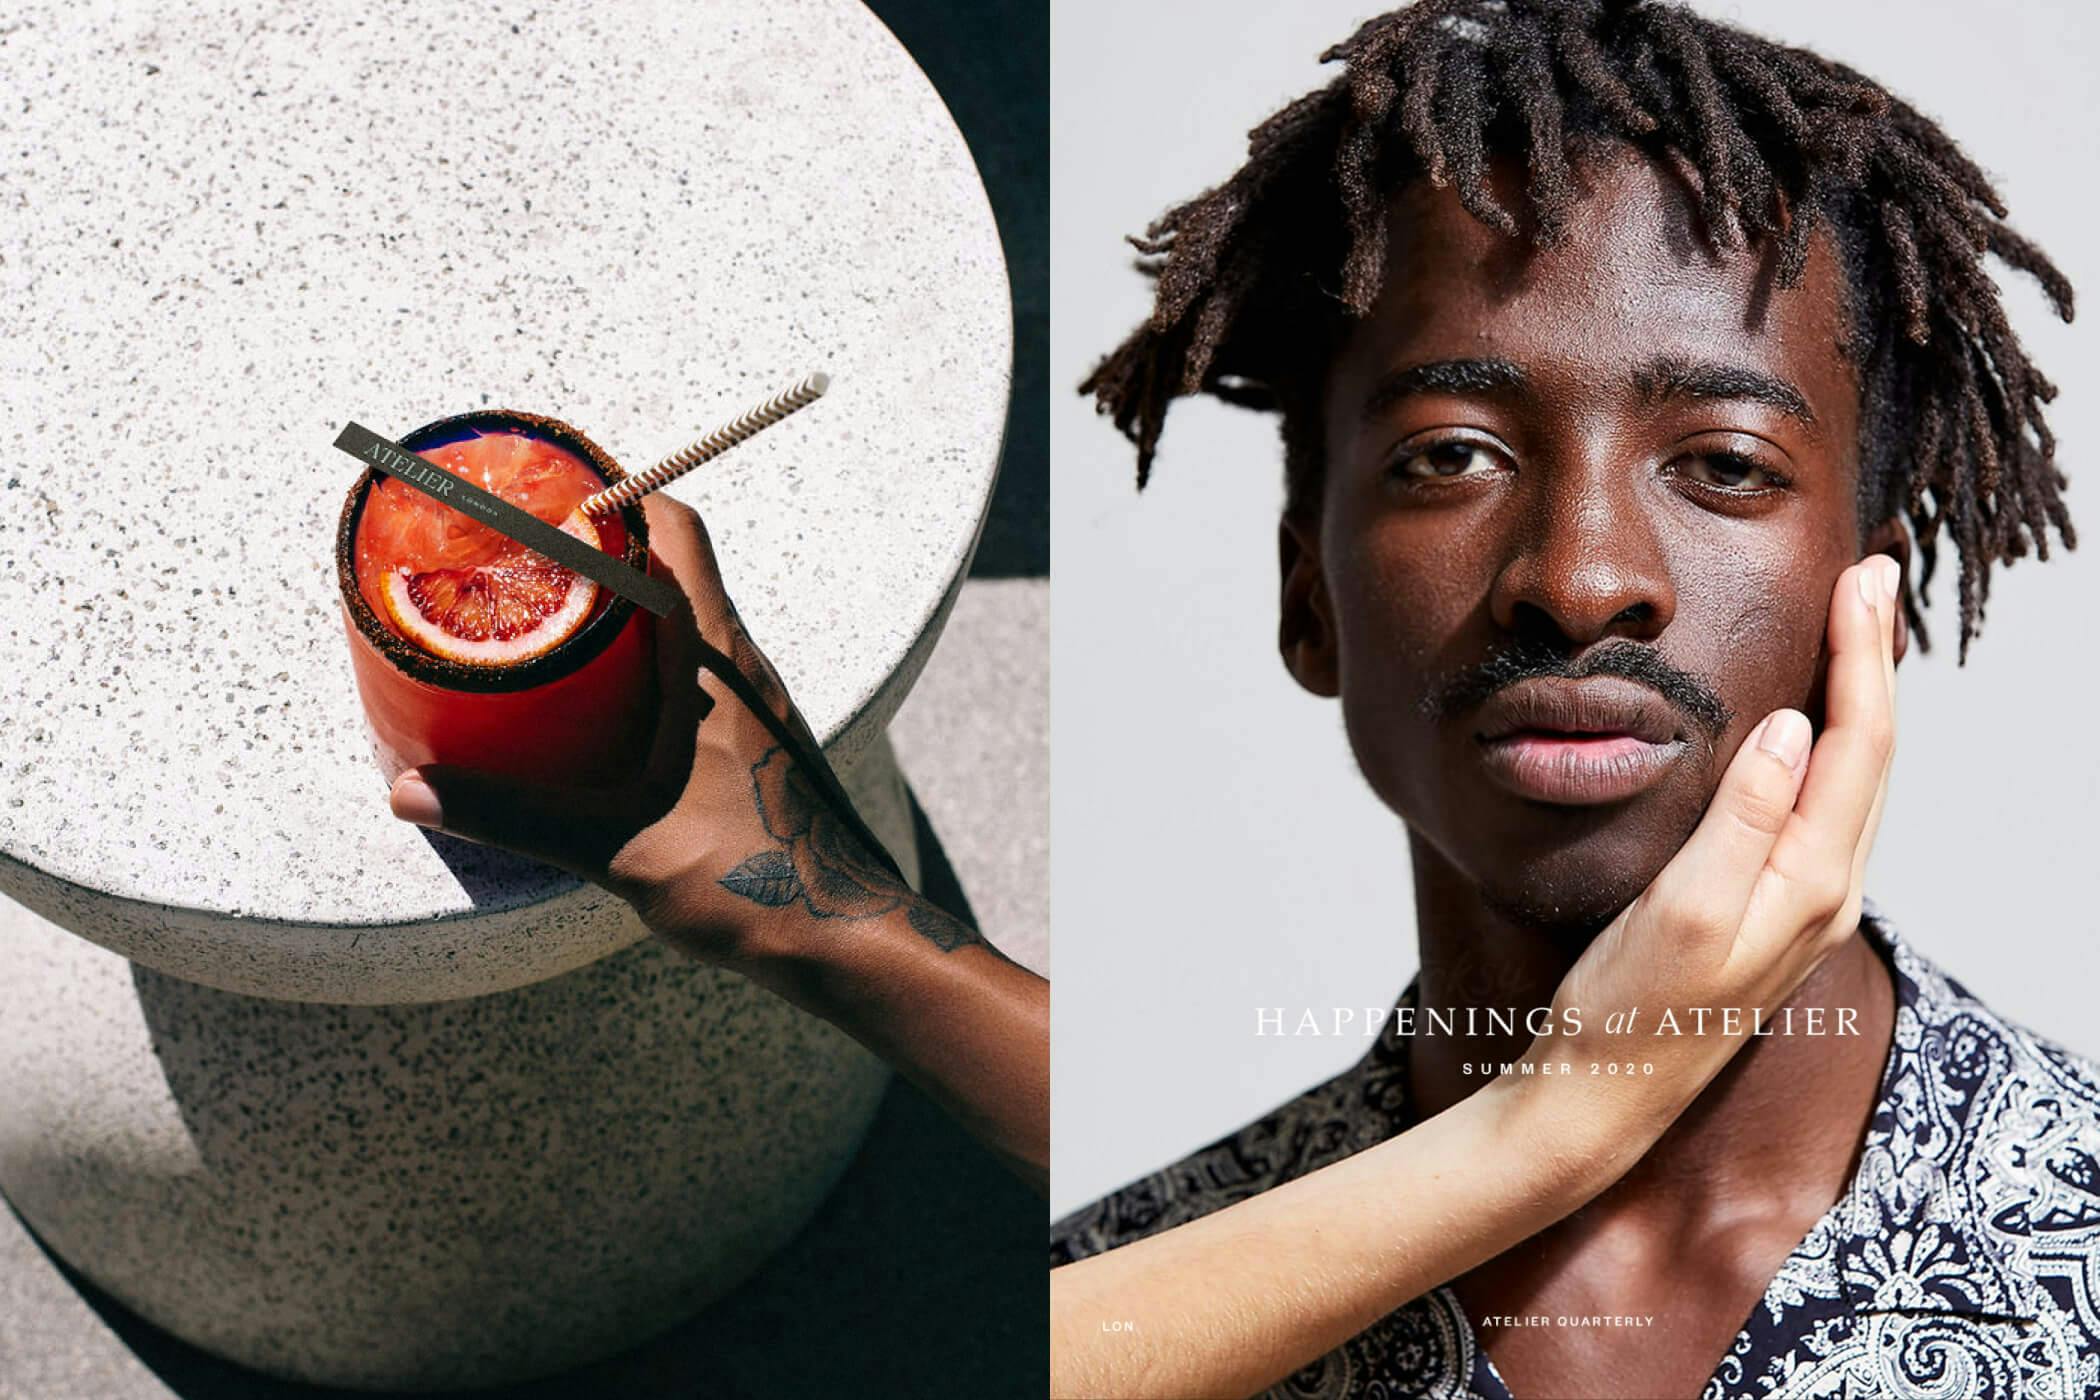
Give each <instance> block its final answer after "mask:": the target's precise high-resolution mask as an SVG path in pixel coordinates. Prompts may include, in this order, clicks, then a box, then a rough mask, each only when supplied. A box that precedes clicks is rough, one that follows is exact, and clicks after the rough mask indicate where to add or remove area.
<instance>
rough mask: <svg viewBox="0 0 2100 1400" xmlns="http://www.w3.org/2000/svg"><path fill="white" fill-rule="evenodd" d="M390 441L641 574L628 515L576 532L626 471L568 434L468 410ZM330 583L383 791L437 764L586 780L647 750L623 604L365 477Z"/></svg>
mask: <svg viewBox="0 0 2100 1400" xmlns="http://www.w3.org/2000/svg"><path fill="white" fill-rule="evenodd" d="M400 442H401V446H403V447H405V448H407V449H408V450H409V451H411V452H414V453H416V454H417V455H418V456H420V457H422V458H423V459H424V460H426V461H428V462H431V463H432V464H433V465H435V466H437V467H440V468H442V469H443V470H446V471H449V472H452V473H453V474H454V475H457V476H461V477H464V478H466V479H467V480H470V481H472V482H473V483H474V484H475V485H477V486H480V487H482V488H483V489H484V490H487V491H491V492H493V493H495V494H496V495H498V496H501V497H502V498H503V499H505V500H506V501H509V502H510V503H511V504H513V505H516V506H519V507H521V508H522V509H524V510H526V511H528V512H530V513H531V514H533V515H535V516H538V517H539V518H540V519H542V520H545V521H547V522H548V523H550V524H554V525H564V522H568V524H567V525H566V527H565V528H569V529H570V530H571V532H572V533H575V532H577V531H578V530H582V531H583V532H584V533H585V534H586V536H587V537H588V538H590V539H592V541H593V542H594V543H596V544H597V546H598V547H599V548H601V549H603V550H605V551H606V552H607V553H609V554H615V555H618V556H620V557H621V558H623V559H625V560H626V562H627V563H628V564H630V565H632V566H634V567H635V568H637V569H644V568H647V567H648V538H647V528H646V526H645V525H644V524H643V521H642V513H641V510H640V509H639V508H638V507H629V508H628V509H627V510H625V511H622V512H619V513H617V514H614V515H609V516H604V517H595V518H593V519H592V520H591V521H590V522H589V523H588V524H587V525H582V524H579V523H578V522H580V521H581V517H579V516H576V515H574V511H575V508H576V506H577V505H578V504H579V503H580V502H581V501H582V500H583V499H584V497H586V496H589V495H590V494H592V493H593V492H595V491H598V490H599V489H601V488H602V487H605V486H609V485H611V484H613V483H615V482H617V481H619V480H621V479H622V478H623V476H624V473H623V472H622V471H621V470H620V468H619V466H618V465H617V464H616V463H614V461H613V460H612V458H610V457H609V456H607V455H606V454H605V452H604V450H603V449H601V448H599V447H598V446H597V444H595V443H593V442H592V441H591V440H590V439H588V438H586V437H584V436H583V435H582V434H581V433H578V432H577V431H576V430H575V429H573V428H571V427H569V426H568V425H567V424H565V423H562V422H559V421H558V420H556V419H552V418H544V417H540V416H538V415H536V414H529V413H516V412H511V411H509V410H484V411H481V412H476V413H466V414H461V415H459V416H457V417H454V418H445V419H441V420H439V421H438V422H435V423H431V424H428V425H426V426H424V427H421V428H418V429H416V430H415V431H414V432H412V433H409V434H407V435H406V436H404V437H403V438H401V440H400ZM336 573H337V578H338V580H339V582H340V585H341V591H342V602H343V622H344V627H345V629H346V630H347V632H348V634H349V638H350V661H351V669H352V670H353V671H354V672H355V673H356V676H357V690H358V695H359V697H360V698H361V699H362V700H363V701H364V709H365V718H366V720H367V721H368V722H369V723H370V725H371V730H372V740H373V750H374V754H375V756H376V757H377V758H378V760H379V766H380V769H381V771H382V772H383V773H384V774H385V775H386V778H387V780H388V781H389V782H391V781H393V779H394V778H395V777H397V776H399V775H400V773H401V772H402V771H403V770H404V769H408V768H412V767H416V766H418V765H420V764H425V763H440V764H455V765H458V766H461V767H467V768H479V769H485V770H489V771H494V772H500V773H508V774H512V775H514V776H520V777H531V778H536V779H544V780H547V781H551V782H558V783H568V784H580V785H593V784H602V783H605V782H607V781H610V780H612V779H614V778H616V777H617V776H618V775H619V774H621V773H622V772H623V771H624V770H625V769H626V768H628V767H629V766H630V765H631V764H633V763H634V762H635V761H636V760H638V759H639V758H640V756H641V755H642V754H643V753H644V752H646V750H647V746H648V740H649V733H650V727H651V724H652V721H653V719H654V715H655V699H656V680H655V649H654V645H653V639H654V630H653V624H652V619H651V618H650V616H649V615H648V613H646V612H644V611H643V610H642V609H640V608H638V607H636V606H635V605H634V604H633V603H632V602H630V601H629V600H627V599H625V598H622V597H620V596H618V595H617V594H614V593H612V592H611V591H610V590H608V589H604V588H601V587H599V586H598V585H596V584H594V583H592V582H590V581H589V580H588V579H583V578H580V577H579V576H577V575H575V574H573V573H571V572H569V571H568V570H566V569H563V568H561V567H560V566H559V565H557V564H554V563H553V562H552V561H550V560H547V559H545V558H543V557H542V556H540V555H538V554H536V553H533V552H532V551H530V550H528V549H525V548H524V547H523V546H522V545H519V544H517V543H516V542H515V541H512V540H511V539H509V537H507V536H505V535H502V534H501V533H499V532H497V531H495V530H492V529H490V528H489V527H488V526H486V525H483V524H481V523H480V522H479V521H477V520H475V519H473V518H471V517H469V516H467V515H465V514H463V513H461V512H459V511H457V510H454V509H453V508H452V507H450V506H447V505H444V504H442V503H441V502H439V501H436V500H433V499H431V498H430V497H429V496H427V495H425V494H424V493H423V492H421V491H418V490H416V489H415V488H414V487H411V486H409V485H407V484H406V483H404V482H401V481H397V480H394V479H393V478H391V477H388V476H386V475H384V474H382V473H380V472H378V471H375V470H367V471H366V472H364V473H363V475H361V476H360V477H359V478H358V481H357V484H356V485H355V486H353V487H352V488H351V490H350V498H349V500H348V501H347V502H346V503H345V504H344V507H343V515H342V521H341V524H340V526H339V527H338V529H337V532H336Z"/></svg>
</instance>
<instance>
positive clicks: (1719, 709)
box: [1421, 637, 1735, 740]
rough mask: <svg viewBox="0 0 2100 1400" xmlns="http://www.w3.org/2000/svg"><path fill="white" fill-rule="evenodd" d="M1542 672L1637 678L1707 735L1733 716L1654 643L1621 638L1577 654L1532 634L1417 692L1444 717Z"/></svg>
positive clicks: (1435, 715) (1713, 736) (1432, 712)
mask: <svg viewBox="0 0 2100 1400" xmlns="http://www.w3.org/2000/svg"><path fill="white" fill-rule="evenodd" d="M1541 676H1546V677H1553V678H1557V679H1560V680H1582V679H1584V678H1585V677H1588V676H1618V677H1620V678H1622V679H1624V680H1629V681H1637V682H1639V683H1640V684H1642V685H1645V686H1647V687H1648V688H1649V689H1650V690H1653V691H1655V692H1656V693H1658V694H1659V695H1661V696H1662V698H1663V699H1664V700H1666V701H1668V702H1669V703H1670V705H1671V707H1672V708H1674V709H1676V710H1677V711H1678V712H1679V713H1681V714H1682V715H1684V716H1685V717H1686V718H1687V719H1689V720H1691V722H1692V724H1693V726H1694V727H1695V728H1697V729H1698V730H1700V731H1701V732H1703V733H1704V734H1705V735H1706V736H1707V738H1708V739H1709V740H1718V739H1719V738H1720V737H1721V733H1722V731H1723V730H1725V729H1727V728H1728V722H1729V721H1730V720H1731V719H1733V718H1735V715H1734V712H1733V711H1731V710H1730V709H1729V708H1728V706H1727V705H1726V704H1725V703H1724V702H1723V701H1722V699H1721V696H1720V693H1719V692H1718V691H1716V690H1715V689H1714V687H1713V686H1712V685H1710V684H1708V683H1707V682H1706V681H1704V680H1701V679H1700V678H1699V677H1698V676H1695V675H1693V674H1692V673H1691V672H1689V671H1686V670H1683V669H1681V668H1679V667H1677V666H1673V665H1671V664H1670V663H1669V662H1667V661H1665V660H1663V658H1662V654H1661V653H1660V652H1658V651H1656V650H1655V649H1654V648H1653V647H1648V646H1643V645H1641V644H1640V643H1639V642H1635V641H1629V640H1627V639H1625V638H1623V637H1620V638H1614V639H1613V640H1611V641H1607V642H1601V643H1599V644H1598V645H1596V646H1593V647H1591V648H1589V649H1588V650H1586V651H1584V652H1583V653H1582V654H1581V655H1580V656H1570V655H1569V654H1568V653H1567V652H1565V651H1563V650H1561V649H1560V648H1557V647H1554V646H1552V645H1550V644H1548V643H1546V642H1542V641H1538V640H1536V639H1533V638H1518V639H1516V640H1514V641H1511V642H1509V643H1508V644H1506V645H1504V646H1502V647H1499V648H1497V649H1496V650H1495V651H1494V652H1493V653H1491V654H1490V655H1489V656H1488V657H1487V659H1486V660H1484V661H1481V662H1479V663H1477V664H1475V665H1472V666H1467V667H1463V668H1461V669H1460V670H1456V671H1453V672H1452V673H1451V674H1449V675H1447V676H1443V677H1440V678H1438V679H1437V680H1436V681H1435V682H1433V683H1432V684H1431V686H1430V688H1429V691H1428V693H1427V694H1425V695H1424V696H1423V697H1422V702H1421V710H1422V713H1423V714H1424V715H1426V716H1427V717H1428V718H1430V719H1433V720H1443V719H1449V718H1450V717H1451V716H1453V715H1456V714H1459V713H1461V712H1462V711H1465V710H1468V709H1471V708H1472V707H1473V706H1475V705H1478V704H1480V703H1481V702H1483V701H1485V700H1486V699H1487V698H1488V697H1489V696H1490V695H1493V694H1494V693H1495V692H1496V691H1498V690H1501V689H1503V688H1504V687H1505V686H1511V685H1515V684H1516V683H1517V682H1518V681H1526V680H1532V679H1534V678H1536V677H1541Z"/></svg>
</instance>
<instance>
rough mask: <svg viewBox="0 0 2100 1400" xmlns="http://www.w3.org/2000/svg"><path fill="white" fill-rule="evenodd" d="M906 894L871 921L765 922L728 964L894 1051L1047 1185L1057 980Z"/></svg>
mask: <svg viewBox="0 0 2100 1400" xmlns="http://www.w3.org/2000/svg"><path fill="white" fill-rule="evenodd" d="M906 894H907V898H906V899H905V900H904V902H903V903H902V904H901V905H900V906H899V907H897V908H895V909H893V910H890V911H889V912H886V913H884V914H882V915H880V916H878V917H874V918H868V919H858V920H853V921H851V922H843V921H840V923H838V924H834V921H830V920H817V919H810V918H794V917H790V918H785V919H779V918H776V919H770V920H766V921H764V924H763V928H762V931H758V932H755V933H754V934H753V936H751V937H748V938H747V939H746V940H745V941H744V942H743V944H742V945H741V947H740V950H739V952H738V954H737V956H736V957H735V958H734V959H732V960H731V961H730V965H731V966H733V967H735V968H736V969H737V970H738V971H739V972H742V973H744V974H745V975H746V976H748V977H750V978H751V979H752V980H753V981H756V982H758V983H759V984H760V985H761V986H764V987H766V988H768V989H769V990H771V991H773V992H776V993H777V994H779V995H780V996H782V997H785V998H786V999H787V1000H789V1001H791V1002H793V1003H795V1004H796V1005H797V1006H800V1007H802V1008H803V1009H804V1010H806V1011H809V1012H811V1013H812V1014H814V1015H817V1016H820V1017H822V1018H823V1019H825V1020H827V1021H830V1022H831V1023H832V1024H834V1025H836V1026H838V1027H839V1028H840V1029H841V1030H844V1031H845V1032H846V1033H847V1034H848V1035H851V1036H852V1037H853V1038H854V1039H855V1040H858V1041H859V1042H860V1043H861V1044H863V1045H865V1046H867V1047H868V1049H870V1050H871V1051H873V1052H874V1053H875V1054H877V1055H880V1056H881V1057H882V1058H883V1059H885V1060H887V1061H888V1062H889V1063H890V1064H891V1065H892V1066H893V1067H894V1068H896V1069H897V1070H898V1072H900V1073H901V1074H903V1075H904V1076H905V1077H906V1078H908V1079H910V1080H911V1081H912V1082H913V1083H914V1084H916V1085H918V1086H919V1087H920V1088H921V1089H923V1090H925V1091H926V1093H927V1095H928V1096H929V1097H931V1098H932V1099H933V1100H934V1101H935V1102H936V1103H938V1104H940V1105H941V1106H942V1107H943V1108H945V1109H946V1110H947V1111H948V1112H949V1113H951V1114H952V1115H954V1117H955V1119H956V1120H957V1121H958V1122H959V1123H961V1124H962V1125H963V1127H964V1128H965V1129H966V1130H968V1131H969V1132H970V1133H971V1135H972V1136H974V1137H976V1138H977V1139H978V1141H980V1142H982V1143H983V1144H984V1145H985V1146H986V1147H987V1148H989V1149H990V1150H991V1151H992V1152H993V1153H994V1154H995V1155H997V1156H998V1157H999V1158H1000V1159H1001V1160H1002V1161H1004V1162H1006V1163H1007V1165H1008V1166H1009V1167H1011V1168H1012V1169H1013V1170H1014V1171H1015V1172H1016V1173H1017V1174H1018V1175H1020V1176H1021V1177H1022V1178H1023V1179H1024V1180H1026V1181H1028V1182H1029V1184H1030V1185H1032V1186H1033V1187H1035V1189H1036V1190H1037V1191H1038V1192H1041V1191H1044V1190H1046V1189H1047V1184H1048V1181H1049V1163H1050V984H1049V983H1048V982H1046V981H1044V980H1043V979H1042V978H1040V977H1038V976H1036V975H1035V974H1034V973H1032V972H1030V971H1028V970H1027V969H1026V968H1024V967H1021V966H1019V965H1017V964H1015V963H1012V962H1009V961H1008V960H1007V959H1006V958H1004V957H1002V956H1001V955H1000V954H999V953H998V952H996V951H995V950H993V949H992V948H991V947H990V946H989V945H988V944H986V943H985V942H984V941H983V940H982V939H981V938H979V937H978V936H977V935H976V934H975V933H974V932H973V931H971V930H970V929H969V928H968V927H967V926H965V925H963V924H961V923H960V922H958V921H957V920H955V919H953V918H952V917H950V916H949V915H948V914H946V913H945V912H943V911H942V910H940V909H939V908H938V907H936V906H935V905H933V904H932V903H931V902H930V901H928V900H926V899H924V898H923V897H921V896H919V895H917V894H914V893H910V892H908V891H907V892H906Z"/></svg>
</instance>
